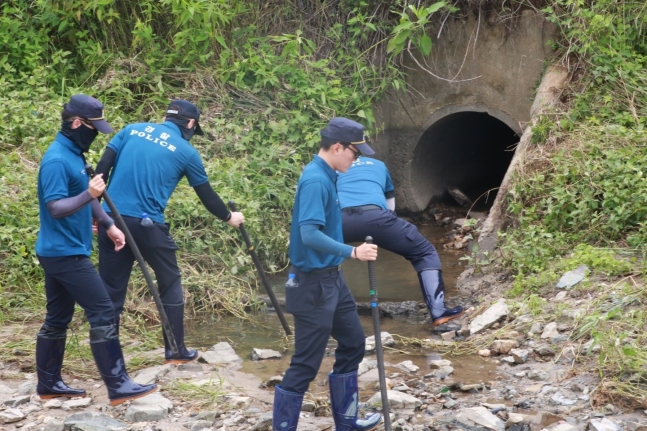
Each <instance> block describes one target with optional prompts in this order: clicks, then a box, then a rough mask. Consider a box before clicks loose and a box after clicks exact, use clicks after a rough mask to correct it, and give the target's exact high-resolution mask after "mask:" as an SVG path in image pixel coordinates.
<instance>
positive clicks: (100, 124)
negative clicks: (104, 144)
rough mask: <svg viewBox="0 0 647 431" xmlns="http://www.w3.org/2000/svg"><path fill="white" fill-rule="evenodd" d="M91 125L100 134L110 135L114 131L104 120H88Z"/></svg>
mask: <svg viewBox="0 0 647 431" xmlns="http://www.w3.org/2000/svg"><path fill="white" fill-rule="evenodd" d="M90 122H91V123H92V125H93V126H94V127H95V129H97V130H98V131H99V132H101V133H112V132H114V130H112V127H110V124H108V122H107V121H106V120H90Z"/></svg>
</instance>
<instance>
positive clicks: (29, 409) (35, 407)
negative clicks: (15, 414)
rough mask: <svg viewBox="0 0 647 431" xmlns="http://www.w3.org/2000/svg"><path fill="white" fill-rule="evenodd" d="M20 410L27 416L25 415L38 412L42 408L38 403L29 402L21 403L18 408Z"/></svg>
mask: <svg viewBox="0 0 647 431" xmlns="http://www.w3.org/2000/svg"><path fill="white" fill-rule="evenodd" d="M20 410H21V411H22V413H23V414H24V415H25V416H27V415H30V414H32V413H34V412H39V411H41V410H43V408H42V407H41V406H40V404H36V403H34V402H31V403H29V404H25V405H23V406H22V407H21V408H20Z"/></svg>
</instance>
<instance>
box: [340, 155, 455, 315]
mask: <svg viewBox="0 0 647 431" xmlns="http://www.w3.org/2000/svg"><path fill="white" fill-rule="evenodd" d="M337 193H339V202H340V204H341V207H342V217H343V226H344V241H345V242H355V241H362V240H363V239H364V238H365V237H366V236H368V235H370V236H372V237H373V242H374V243H375V244H377V245H378V246H379V247H382V248H385V249H386V250H389V251H392V252H393V253H397V254H399V255H401V256H403V257H405V258H406V259H407V260H408V261H409V262H411V265H413V267H414V268H415V270H416V272H417V273H418V280H419V281H420V288H421V289H422V296H423V297H424V299H425V303H426V304H427V308H429V314H430V316H431V320H432V322H433V324H434V326H438V325H441V324H443V323H446V322H448V321H450V320H452V319H455V318H457V317H459V316H460V315H461V314H463V308H462V307H461V306H457V307H454V308H447V307H446V306H445V284H444V283H443V276H442V271H441V268H440V259H439V258H438V253H436V249H435V248H434V246H433V245H432V244H431V243H430V242H429V241H427V239H426V238H425V237H424V236H422V235H421V234H420V232H419V231H418V228H417V227H416V226H414V225H413V224H411V223H409V222H407V221H405V220H402V219H401V218H399V217H398V216H397V215H396V214H395V197H394V193H393V182H392V181H391V175H390V174H389V171H388V169H387V168H386V165H385V164H384V163H382V162H381V161H379V160H377V159H373V158H370V157H360V158H358V159H357V160H356V161H354V162H353V164H352V166H351V167H350V169H348V172H346V173H340V174H339V177H338V178H337Z"/></svg>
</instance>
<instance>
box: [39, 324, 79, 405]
mask: <svg viewBox="0 0 647 431" xmlns="http://www.w3.org/2000/svg"><path fill="white" fill-rule="evenodd" d="M66 338H67V329H66V328H53V327H51V326H47V325H43V326H42V327H41V328H40V331H39V332H38V335H37V336H36V376H37V377H38V385H37V386H36V393H37V394H38V396H39V397H41V398H42V399H44V400H48V399H51V398H59V397H84V396H85V395H86V394H85V390H84V389H74V388H70V387H69V386H67V385H66V384H65V382H63V379H62V378H61V367H62V366H63V356H65V340H66Z"/></svg>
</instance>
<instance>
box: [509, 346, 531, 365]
mask: <svg viewBox="0 0 647 431" xmlns="http://www.w3.org/2000/svg"><path fill="white" fill-rule="evenodd" d="M510 354H511V355H512V357H513V358H514V362H515V363H517V364H525V363H526V361H528V355H529V354H530V352H528V351H527V350H525V349H512V350H510Z"/></svg>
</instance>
